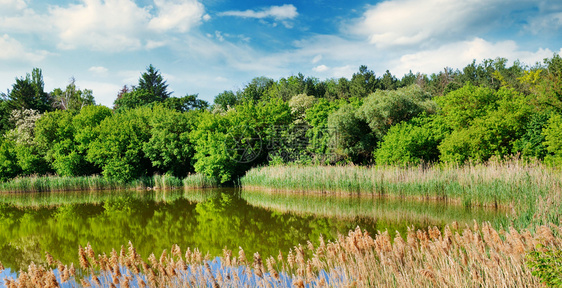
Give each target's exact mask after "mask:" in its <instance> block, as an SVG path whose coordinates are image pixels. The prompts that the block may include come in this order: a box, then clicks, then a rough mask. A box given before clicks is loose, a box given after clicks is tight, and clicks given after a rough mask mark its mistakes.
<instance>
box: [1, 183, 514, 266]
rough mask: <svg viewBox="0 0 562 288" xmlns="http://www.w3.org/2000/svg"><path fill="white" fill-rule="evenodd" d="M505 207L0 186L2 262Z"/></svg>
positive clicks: (327, 232)
mask: <svg viewBox="0 0 562 288" xmlns="http://www.w3.org/2000/svg"><path fill="white" fill-rule="evenodd" d="M505 213H506V212H505V211H499V210H492V209H483V208H479V209H476V208H465V207H462V206H458V205H452V204H447V203H445V202H439V201H412V200H409V201H405V200H400V199H380V198H376V197H357V196H343V197H342V196H333V195H325V194H324V195H319V194H312V195H309V194H272V193H267V192H263V191H241V190H236V189H208V190H187V191H183V190H174V191H140V192H139V191H114V192H65V193H39V194H3V195H2V194H0V262H2V264H3V265H4V266H5V267H7V268H11V270H12V271H18V270H19V269H20V268H23V269H25V268H26V267H27V265H29V263H30V262H31V261H33V262H35V263H36V264H38V263H44V262H46V260H45V252H46V251H48V252H49V253H50V254H51V255H53V257H54V258H55V259H58V260H61V261H62V262H63V263H65V264H70V263H71V262H73V263H75V264H78V256H77V255H78V246H79V245H82V246H85V245H86V244H87V243H88V242H89V243H90V244H91V245H92V247H93V249H94V251H95V253H96V254H101V253H106V254H109V253H110V252H111V249H112V248H114V249H115V250H119V249H120V247H121V245H125V247H126V245H127V243H128V242H129V241H131V242H132V243H133V245H134V246H135V247H136V249H137V251H138V252H139V253H140V254H141V255H142V256H143V257H144V258H146V257H148V256H149V255H150V253H155V254H156V256H157V257H158V256H159V255H160V253H161V252H162V251H163V250H164V249H167V250H168V251H170V248H171V246H172V245H173V244H178V245H180V247H181V248H182V250H184V251H185V249H186V248H187V247H191V248H192V249H193V248H198V249H199V250H200V251H202V252H203V253H204V254H205V253H206V252H208V253H209V254H210V255H211V256H220V255H222V249H223V248H225V247H228V248H229V249H231V250H233V252H234V254H237V253H238V247H242V248H244V250H245V251H246V255H252V254H253V253H254V252H259V253H260V254H261V255H262V256H268V255H277V254H278V253H279V251H280V250H281V251H283V253H284V254H286V253H287V252H288V251H289V249H290V248H291V247H293V246H295V245H297V244H303V245H305V244H306V241H307V240H311V241H312V242H313V243H314V242H317V241H318V238H319V237H320V235H323V237H324V238H325V239H326V240H332V239H335V238H336V237H337V235H338V233H343V234H347V232H348V231H349V230H350V229H355V228H356V227H357V226H359V227H361V228H362V229H365V230H367V231H369V233H371V234H375V233H377V231H385V230H388V231H389V232H390V233H391V234H394V233H395V231H399V232H400V233H401V234H402V235H404V234H405V233H406V231H407V227H412V226H413V227H414V228H415V229H420V228H421V229H423V228H426V227H427V226H430V225H431V226H434V225H435V226H438V227H442V226H443V225H444V224H445V223H450V222H452V221H458V222H459V223H461V225H462V224H463V223H472V219H476V220H477V221H478V222H482V221H492V220H496V221H497V219H501V218H502V217H505Z"/></svg>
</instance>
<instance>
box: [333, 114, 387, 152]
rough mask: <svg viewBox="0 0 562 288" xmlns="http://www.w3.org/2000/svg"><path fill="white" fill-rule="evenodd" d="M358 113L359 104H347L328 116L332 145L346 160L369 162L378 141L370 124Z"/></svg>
mask: <svg viewBox="0 0 562 288" xmlns="http://www.w3.org/2000/svg"><path fill="white" fill-rule="evenodd" d="M357 115H358V113H357V106H354V105H353V104H347V105H343V106H341V107H340V108H339V109H338V110H337V111H336V112H334V113H332V114H330V116H328V127H329V128H330V129H331V131H330V132H331V133H330V134H331V135H330V136H331V146H332V148H333V151H334V152H335V153H337V154H339V155H341V156H343V157H344V160H348V161H352V162H354V163H367V162H370V160H371V153H372V152H373V149H374V147H375V145H376V141H375V137H374V135H373V133H372V131H371V129H370V128H369V124H368V123H367V122H366V121H365V120H364V119H362V118H360V117H358V116H357Z"/></svg>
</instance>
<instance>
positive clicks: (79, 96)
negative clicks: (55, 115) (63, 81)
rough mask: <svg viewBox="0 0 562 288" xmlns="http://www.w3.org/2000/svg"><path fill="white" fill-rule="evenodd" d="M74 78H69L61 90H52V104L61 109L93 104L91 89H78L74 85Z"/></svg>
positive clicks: (72, 108)
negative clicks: (66, 84) (64, 87)
mask: <svg viewBox="0 0 562 288" xmlns="http://www.w3.org/2000/svg"><path fill="white" fill-rule="evenodd" d="M75 82H76V80H75V79H74V77H73V78H71V80H70V83H69V84H68V86H66V89H65V90H64V91H62V89H60V88H56V89H55V90H53V92H52V93H51V94H52V97H53V98H54V99H53V100H54V106H55V107H56V108H58V109H62V110H77V111H79V110H80V109H82V107H84V106H87V105H95V104H96V102H95V100H94V96H93V91H92V90H88V89H84V90H80V89H78V88H77V87H76V83H75Z"/></svg>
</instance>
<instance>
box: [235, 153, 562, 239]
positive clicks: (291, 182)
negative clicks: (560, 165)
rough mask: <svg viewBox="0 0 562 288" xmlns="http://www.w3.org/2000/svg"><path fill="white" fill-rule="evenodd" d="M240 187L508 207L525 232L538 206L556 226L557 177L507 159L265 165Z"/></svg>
mask: <svg viewBox="0 0 562 288" xmlns="http://www.w3.org/2000/svg"><path fill="white" fill-rule="evenodd" d="M240 184H241V186H242V187H243V188H246V189H252V188H258V189H268V190H272V191H317V192H324V193H346V194H350V193H351V194H362V195H365V194H366V195H379V196H390V197H404V198H407V197H410V198H421V199H444V200H447V201H456V202H460V203H463V204H464V205H465V206H496V207H497V206H505V207H511V208H512V209H513V210H514V211H515V212H516V213H514V214H516V215H517V219H515V220H513V221H516V222H520V224H517V227H521V228H524V227H528V226H529V225H530V224H531V221H533V219H532V218H533V217H534V216H535V214H536V212H537V211H538V210H537V207H538V206H541V205H542V206H543V208H546V209H547V210H545V211H546V212H545V213H547V214H549V215H546V216H545V218H549V219H550V220H547V221H543V222H541V223H540V224H545V223H548V221H551V222H553V223H559V220H561V218H560V216H559V215H560V214H562V213H561V212H562V207H561V205H560V204H561V203H562V197H561V195H562V173H560V171H556V170H553V169H552V168H548V167H546V166H544V165H543V164H541V163H538V162H524V161H522V160H517V159H510V160H505V161H490V162H487V163H483V164H470V165H464V166H450V165H435V166H429V167H427V166H416V167H406V168H401V167H392V166H374V167H363V166H268V167H259V168H254V169H252V170H250V171H248V172H247V173H246V175H245V176H244V177H242V178H241V179H240Z"/></svg>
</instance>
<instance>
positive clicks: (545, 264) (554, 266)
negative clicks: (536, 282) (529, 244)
mask: <svg viewBox="0 0 562 288" xmlns="http://www.w3.org/2000/svg"><path fill="white" fill-rule="evenodd" d="M526 258H527V259H526V260H527V266H529V268H531V269H533V271H532V273H533V276H536V277H538V278H539V279H541V280H542V282H543V283H544V284H546V285H548V286H549V287H562V250H559V249H548V250H546V251H542V252H541V251H537V250H535V251H531V252H530V253H529V254H527V257H526Z"/></svg>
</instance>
